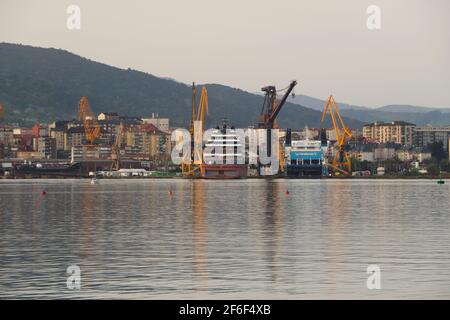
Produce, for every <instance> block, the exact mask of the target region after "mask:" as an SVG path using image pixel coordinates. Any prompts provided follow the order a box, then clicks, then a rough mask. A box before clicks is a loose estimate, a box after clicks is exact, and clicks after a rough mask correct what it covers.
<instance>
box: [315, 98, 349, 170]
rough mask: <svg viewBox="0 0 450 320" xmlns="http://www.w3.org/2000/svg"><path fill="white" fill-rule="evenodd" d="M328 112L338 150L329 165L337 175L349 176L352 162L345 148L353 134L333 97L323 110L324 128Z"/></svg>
mask: <svg viewBox="0 0 450 320" xmlns="http://www.w3.org/2000/svg"><path fill="white" fill-rule="evenodd" d="M327 112H328V113H330V116H331V122H332V123H333V129H334V132H335V134H336V150H335V153H334V156H333V161H332V163H331V164H328V166H329V167H331V168H332V169H333V170H334V173H335V174H338V172H339V173H342V174H345V175H348V174H350V172H351V170H352V162H351V160H350V156H349V154H348V152H347V150H346V149H345V147H346V143H347V139H351V138H352V133H351V132H350V130H349V129H348V128H347V127H346V125H345V123H344V120H343V119H342V115H341V112H340V111H339V107H338V106H337V104H336V101H335V100H334V98H333V96H332V95H330V97H329V98H328V101H327V103H326V105H325V108H324V109H323V113H322V127H324V121H325V116H326V114H327Z"/></svg>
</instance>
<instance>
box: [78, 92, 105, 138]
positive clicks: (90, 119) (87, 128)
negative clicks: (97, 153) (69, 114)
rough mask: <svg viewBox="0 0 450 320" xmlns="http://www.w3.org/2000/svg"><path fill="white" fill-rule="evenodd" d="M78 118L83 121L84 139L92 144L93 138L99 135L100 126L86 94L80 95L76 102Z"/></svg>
mask: <svg viewBox="0 0 450 320" xmlns="http://www.w3.org/2000/svg"><path fill="white" fill-rule="evenodd" d="M78 120H79V121H82V122H83V128H84V133H85V135H86V139H87V141H88V142H89V145H90V146H92V145H93V144H94V141H95V139H97V138H98V137H99V136H100V126H99V124H98V122H97V119H96V117H95V115H94V113H93V112H92V109H91V106H90V105H89V101H88V99H87V97H86V96H83V97H81V100H80V102H79V104H78Z"/></svg>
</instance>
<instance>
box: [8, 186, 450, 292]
mask: <svg viewBox="0 0 450 320" xmlns="http://www.w3.org/2000/svg"><path fill="white" fill-rule="evenodd" d="M44 190H45V191H46V193H47V194H46V195H42V191H44ZM169 190H172V195H170V194H169ZM286 190H289V194H288V195H286ZM449 231H450V183H449V182H448V181H447V184H445V185H437V184H436V181H432V180H426V181H425V180H287V179H277V180H239V181H205V180H181V179H167V180H166V179H161V180H159V179H158V180H101V181H100V184H99V185H91V184H90V181H89V180H0V298H133V299H134V298H143V299H157V298H158V299H166V298H167V299H177V298H183V299H186V298H187V299H190V298H210V299H216V298H226V299H228V298H244V299H245V298H266V299H304V298H305V299H306V298H319V299H320V298H323V299H335V298H344V299H347V298H357V299H365V298H380V299H391V298H401V299H408V298H437V299H441V298H447V299H449V298H450V232H449ZM371 264H377V265H379V267H380V268H381V289H379V290H368V289H367V286H366V280H367V277H368V276H369V275H368V274H367V273H366V268H367V267H368V265H371ZM70 265H77V266H79V267H80V269H81V289H80V290H69V289H68V288H67V286H66V280H67V277H68V276H69V274H67V272H66V269H67V267H68V266H70Z"/></svg>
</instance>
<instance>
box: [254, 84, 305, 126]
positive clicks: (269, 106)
mask: <svg viewBox="0 0 450 320" xmlns="http://www.w3.org/2000/svg"><path fill="white" fill-rule="evenodd" d="M296 85H297V81H295V80H293V81H292V82H291V83H290V84H289V86H288V88H287V90H286V92H285V94H284V95H283V97H282V98H281V100H280V102H279V103H277V89H276V88H275V86H267V87H264V88H262V89H261V90H262V91H263V92H265V97H264V103H263V107H262V110H261V115H260V121H259V124H258V127H259V128H265V129H274V128H275V127H276V124H275V120H276V118H277V116H278V114H279V113H280V111H281V109H282V108H283V106H284V104H285V103H286V100H287V98H288V97H289V95H290V94H291V92H292V90H293V89H294V87H295V86H296Z"/></svg>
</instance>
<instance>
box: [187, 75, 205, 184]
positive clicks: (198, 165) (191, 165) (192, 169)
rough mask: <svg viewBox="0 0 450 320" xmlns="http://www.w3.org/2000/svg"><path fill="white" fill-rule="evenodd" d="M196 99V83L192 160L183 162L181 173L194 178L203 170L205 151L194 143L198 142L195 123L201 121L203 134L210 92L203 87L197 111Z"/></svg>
mask: <svg viewBox="0 0 450 320" xmlns="http://www.w3.org/2000/svg"><path fill="white" fill-rule="evenodd" d="M196 97H197V88H196V87H195V83H192V110H191V123H190V127H189V132H190V134H191V155H190V159H183V160H182V162H181V171H182V174H183V176H194V174H195V173H196V172H197V173H198V172H199V171H200V173H201V172H202V170H203V154H202V153H203V149H202V148H200V149H199V148H195V147H194V141H195V140H196V139H195V137H194V135H195V132H194V122H195V121H201V123H202V130H201V132H202V133H203V131H204V129H205V116H206V114H208V91H207V90H206V87H205V86H203V87H202V92H201V96H200V102H199V104H198V107H197V109H196V108H195V105H196ZM198 139H199V140H200V141H202V140H203V137H198Z"/></svg>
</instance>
